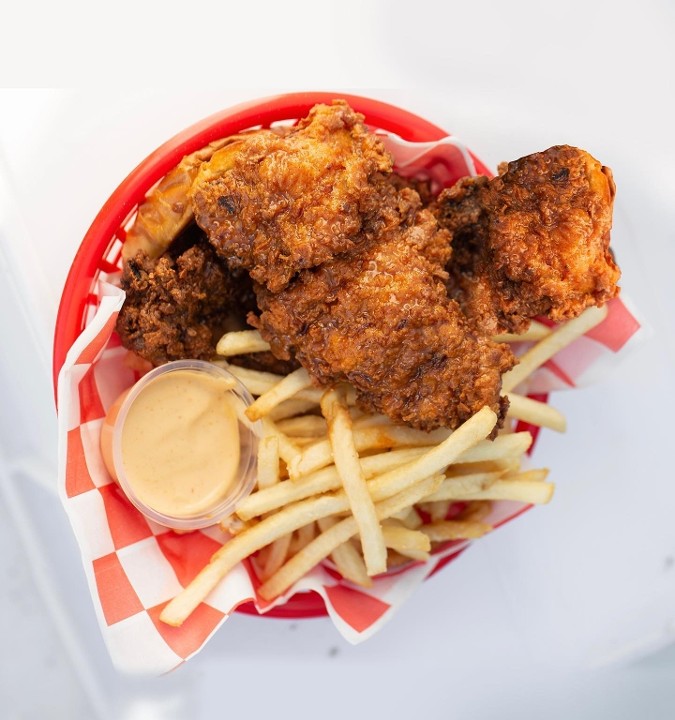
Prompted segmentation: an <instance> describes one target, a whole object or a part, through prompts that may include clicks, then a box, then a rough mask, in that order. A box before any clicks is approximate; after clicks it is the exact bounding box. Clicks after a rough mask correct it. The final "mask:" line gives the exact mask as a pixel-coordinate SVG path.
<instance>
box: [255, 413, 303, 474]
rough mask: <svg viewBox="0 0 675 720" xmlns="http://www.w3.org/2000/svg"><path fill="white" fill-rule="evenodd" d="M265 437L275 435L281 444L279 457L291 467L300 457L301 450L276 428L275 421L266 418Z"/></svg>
mask: <svg viewBox="0 0 675 720" xmlns="http://www.w3.org/2000/svg"><path fill="white" fill-rule="evenodd" d="M262 424H263V428H264V430H265V435H274V436H276V438H277V442H278V444H279V457H280V458H281V459H282V460H283V461H284V462H285V463H286V465H289V464H290V463H291V462H293V460H295V459H296V458H298V457H300V448H299V447H298V446H297V445H296V444H295V443H294V442H293V441H292V440H291V439H290V438H289V437H288V436H287V435H286V434H285V433H282V432H281V430H279V428H278V427H277V426H276V424H275V423H274V421H273V420H270V418H268V417H266V418H263V419H262Z"/></svg>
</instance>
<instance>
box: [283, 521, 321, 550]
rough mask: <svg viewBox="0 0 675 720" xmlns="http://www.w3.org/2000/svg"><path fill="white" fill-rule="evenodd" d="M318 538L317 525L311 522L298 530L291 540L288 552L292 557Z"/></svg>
mask: <svg viewBox="0 0 675 720" xmlns="http://www.w3.org/2000/svg"><path fill="white" fill-rule="evenodd" d="M315 537H316V523H313V522H310V523H307V525H303V526H302V527H300V528H298V529H297V530H296V531H295V532H294V533H293V537H292V539H291V544H290V546H289V548H288V552H289V554H291V555H295V553H298V552H300V551H301V550H302V549H303V548H304V547H305V546H306V545H309V543H310V542H312V540H314V538H315Z"/></svg>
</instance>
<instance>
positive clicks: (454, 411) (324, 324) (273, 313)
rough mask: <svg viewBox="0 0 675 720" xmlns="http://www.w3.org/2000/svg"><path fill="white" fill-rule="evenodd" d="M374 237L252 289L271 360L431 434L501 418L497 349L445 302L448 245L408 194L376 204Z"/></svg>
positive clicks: (501, 359) (507, 358)
mask: <svg viewBox="0 0 675 720" xmlns="http://www.w3.org/2000/svg"><path fill="white" fill-rule="evenodd" d="M382 205H383V215H382V217H383V218H386V220H384V221H383V223H382V225H381V227H380V233H379V234H378V235H377V236H376V237H371V238H368V239H365V240H363V242H362V243H360V244H359V245H358V247H356V248H355V249H354V250H352V252H349V253H346V254H344V255H341V256H339V257H336V258H334V259H333V260H331V261H330V262H327V263H325V264H323V265H321V266H320V267H318V268H315V269H313V270H305V271H303V272H301V273H300V275H299V276H298V277H297V278H296V279H295V280H294V281H293V282H292V283H291V284H290V285H289V286H288V287H287V288H286V289H285V290H282V291H281V292H279V293H272V292H270V291H269V290H268V289H265V288H264V287H262V286H259V287H257V295H258V305H259V307H260V308H261V310H262V314H261V316H260V318H259V319H256V318H251V319H250V322H252V323H254V324H257V325H258V327H259V328H260V331H261V334H262V336H263V337H264V338H265V339H266V340H267V341H268V342H270V344H271V346H272V351H273V352H274V354H275V355H277V356H279V357H287V356H288V355H289V354H290V353H295V355H296V357H297V359H298V360H299V361H300V363H301V364H302V365H303V367H305V368H306V369H307V371H308V372H309V373H310V375H311V376H312V377H313V378H314V379H315V380H316V381H317V382H318V383H319V384H321V385H330V384H332V383H335V382H339V381H348V382H351V383H352V384H353V385H354V387H355V388H356V390H357V396H358V401H359V404H360V406H361V407H362V408H363V409H365V410H369V411H373V412H378V413H384V414H386V415H388V416H389V417H390V418H392V419H393V420H394V421H396V422H404V423H408V424H410V425H412V426H414V427H417V428H421V429H424V430H431V429H434V428H437V427H441V426H443V427H451V428H454V427H457V426H458V425H459V424H461V423H462V422H463V421H464V420H466V419H467V418H468V417H470V416H471V415H472V414H473V413H475V412H477V411H478V410H479V409H480V408H481V407H483V406H484V405H489V406H490V407H491V408H492V409H493V410H495V411H496V412H497V413H498V414H499V415H500V417H503V415H504V413H505V411H506V406H507V403H506V401H505V400H504V399H502V398H500V397H499V390H500V387H501V373H502V372H504V371H506V370H508V369H509V368H510V367H511V366H512V365H513V364H514V362H515V360H514V357H513V355H512V354H511V352H510V350H509V349H508V348H507V346H505V345H499V344H496V343H493V342H492V341H491V340H490V339H488V338H486V337H483V336H481V335H479V334H477V333H476V332H475V331H474V329H473V328H472V327H471V326H470V324H469V323H468V322H467V320H466V318H465V317H464V315H463V314H462V312H461V310H460V308H459V306H458V305H457V303H456V302H454V301H453V300H450V299H449V298H448V296H447V292H446V288H445V281H446V279H447V275H446V273H445V271H444V269H443V266H444V264H445V263H446V262H447V260H448V256H449V242H448V240H449V238H448V236H447V233H446V232H445V231H443V230H439V228H438V224H437V222H436V219H435V218H434V216H433V215H432V214H431V212H430V211H428V210H422V209H420V200H419V196H418V195H417V193H416V192H414V191H412V190H402V191H400V192H398V191H395V190H394V191H392V192H390V193H389V194H388V196H387V197H386V198H385V199H383V202H382Z"/></svg>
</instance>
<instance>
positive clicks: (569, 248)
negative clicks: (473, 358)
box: [435, 145, 620, 334]
mask: <svg viewBox="0 0 675 720" xmlns="http://www.w3.org/2000/svg"><path fill="white" fill-rule="evenodd" d="M614 193H615V186H614V182H613V180H612V173H611V171H610V170H609V168H606V167H603V166H602V165H601V164H600V163H599V162H598V161H597V160H595V159H594V158H593V157H591V155H589V154H588V153H587V152H584V151H583V150H579V149H577V148H574V147H570V146H568V145H558V146H555V147H552V148H549V149H548V150H545V151H544V152H540V153H535V154H533V155H528V156H527V157H524V158H521V159H520V160H516V161H514V162H511V163H508V165H502V166H500V174H499V175H498V176H497V177H495V178H493V179H492V180H488V179H487V178H485V177H476V178H467V179H465V180H461V181H460V182H459V183H457V184H456V185H455V186H454V187H452V188H450V189H448V190H444V191H443V192H442V193H441V194H440V196H439V198H438V201H437V203H436V206H435V212H436V214H437V217H438V220H439V223H440V224H441V226H442V227H444V228H446V229H447V230H449V231H450V233H451V235H452V248H453V256H452V261H451V263H450V264H449V265H448V271H449V273H450V281H449V283H448V289H449V291H450V294H451V296H452V297H454V298H455V299H457V300H458V302H459V303H460V305H461V306H462V308H463V310H464V312H465V313H466V314H467V315H468V316H469V317H471V318H472V320H473V321H474V322H475V323H476V325H477V327H478V328H480V329H481V330H482V331H483V332H485V333H488V334H494V333H498V332H505V331H506V332H523V331H524V330H526V329H527V327H528V326H529V323H530V319H531V318H533V317H535V316H538V315H543V316H547V317H549V318H551V319H552V320H554V321H561V320H565V319H568V318H572V317H575V316H577V315H579V314H580V313H581V312H582V311H583V310H584V309H585V308H587V307H589V306H590V305H602V304H604V303H605V302H607V301H608V300H610V299H611V298H613V297H614V296H615V295H616V294H617V293H618V287H617V285H616V283H617V281H618V279H619V275H620V272H619V269H618V268H617V266H616V264H615V263H614V259H613V257H612V254H611V251H610V250H609V232H610V228H611V225H612V205H613V200H614Z"/></svg>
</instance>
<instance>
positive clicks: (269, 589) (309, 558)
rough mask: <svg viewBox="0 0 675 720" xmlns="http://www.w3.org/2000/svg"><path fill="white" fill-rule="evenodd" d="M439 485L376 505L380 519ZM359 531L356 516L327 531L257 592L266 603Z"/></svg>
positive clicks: (429, 481)
mask: <svg viewBox="0 0 675 720" xmlns="http://www.w3.org/2000/svg"><path fill="white" fill-rule="evenodd" d="M439 483H440V476H435V477H431V478H426V479H424V480H422V481H420V482H418V483H417V484H416V485H413V486H412V487H409V488H407V489H406V490H405V491H402V492H400V493H398V494H396V495H394V496H392V497H390V498H389V499H388V500H385V501H382V502H379V503H377V504H376V506H375V509H376V512H377V516H378V518H379V519H380V520H384V519H385V518H386V517H389V516H391V515H393V514H394V513H397V512H399V511H400V510H402V509H403V508H405V507H409V506H411V505H414V504H415V503H416V502H417V501H418V500H419V499H420V498H421V497H423V496H424V495H425V494H429V493H431V492H433V491H434V489H435V488H436V487H438V484H439ZM357 531H358V528H357V526H356V521H355V520H354V518H353V517H349V518H346V519H345V520H342V521H340V522H339V523H337V524H336V525H334V526H333V527H331V528H329V529H328V530H326V532H323V533H321V535H319V536H318V537H317V538H316V539H315V540H313V541H312V542H311V543H310V544H309V545H307V547H306V548H305V549H304V550H303V551H302V552H301V553H298V554H297V555H294V556H293V557H292V558H291V559H290V560H289V561H288V562H287V563H286V564H285V565H284V566H283V567H282V568H281V569H280V570H279V571H278V572H276V573H275V574H274V575H273V576H272V577H271V578H269V579H268V580H266V581H265V582H264V583H263V584H262V585H261V586H260V588H258V593H259V594H260V595H261V596H262V597H263V598H265V599H266V600H271V599H272V598H275V597H277V596H278V595H281V594H282V593H284V592H285V591H286V590H288V588H289V587H290V586H291V585H292V584H293V583H294V582H296V581H297V580H299V579H300V578H301V577H302V576H303V575H304V574H305V573H307V572H309V570H311V569H312V568H313V567H314V566H315V565H317V564H318V563H320V562H321V561H322V560H324V559H325V558H326V557H328V556H329V555H330V554H331V553H332V552H333V550H334V549H335V548H336V547H339V546H340V545H342V544H343V543H345V542H347V541H348V540H349V538H351V537H352V536H353V535H355V534H356V533H357ZM167 607H168V606H167ZM165 610H166V608H165Z"/></svg>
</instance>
